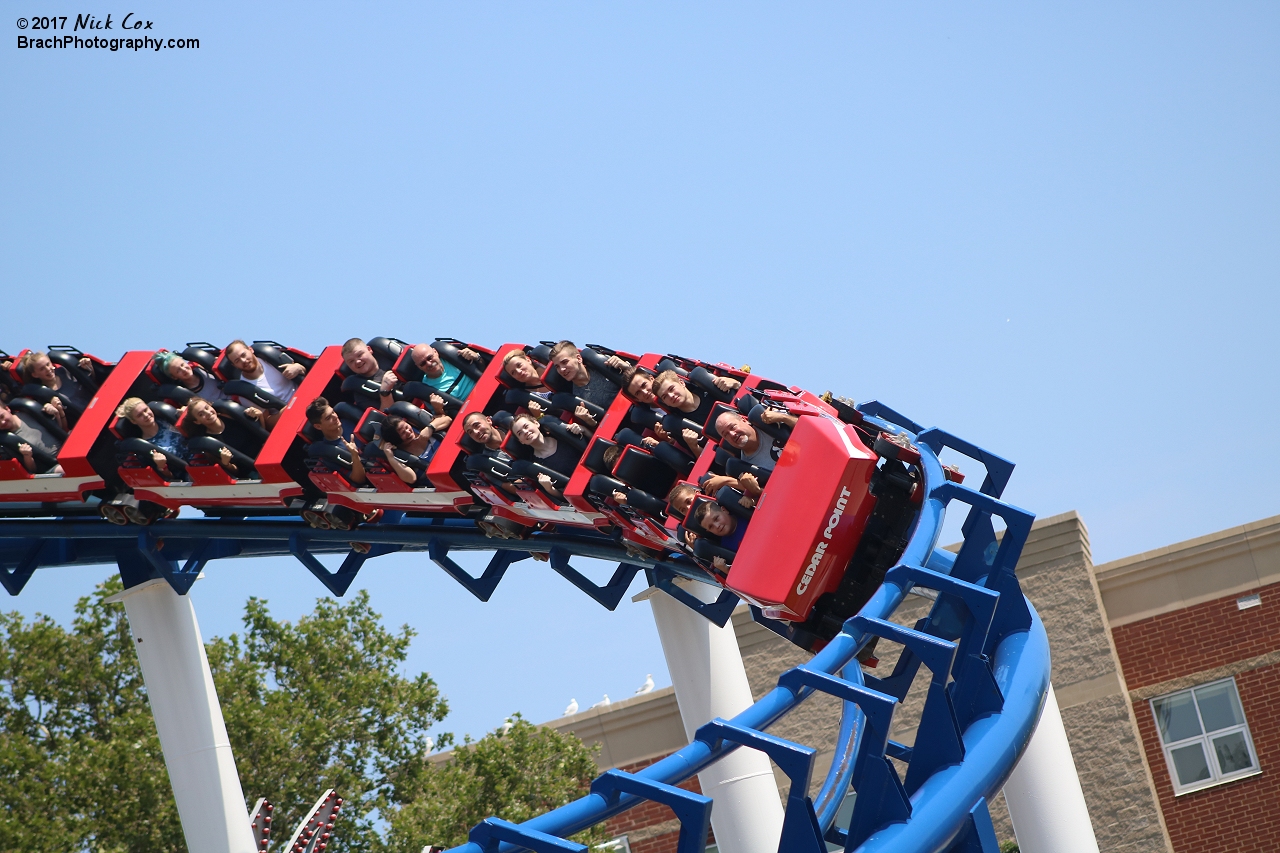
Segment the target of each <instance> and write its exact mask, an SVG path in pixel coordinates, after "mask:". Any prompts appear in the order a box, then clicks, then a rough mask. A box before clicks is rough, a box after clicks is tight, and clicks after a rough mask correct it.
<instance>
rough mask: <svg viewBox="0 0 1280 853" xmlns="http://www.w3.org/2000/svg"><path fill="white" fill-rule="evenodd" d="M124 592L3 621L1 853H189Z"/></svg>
mask: <svg viewBox="0 0 1280 853" xmlns="http://www.w3.org/2000/svg"><path fill="white" fill-rule="evenodd" d="M118 589H119V583H118V582H116V584H114V585H112V586H108V587H106V588H102V589H100V590H99V592H98V594H97V595H96V596H95V597H94V598H93V599H92V600H90V599H88V598H83V599H81V600H80V601H79V603H78V604H77V605H76V617H75V620H74V623H73V627H72V630H71V631H67V630H65V629H63V628H62V627H61V626H59V625H58V624H57V623H55V622H54V621H53V620H51V619H47V618H43V617H42V618H37V619H36V620H34V621H32V622H29V623H28V622H26V621H25V620H23V619H22V617H21V616H20V615H18V614H16V613H9V614H4V615H0V809H2V810H0V850H6V851H68V850H80V849H86V848H87V849H89V850H93V851H102V853H115V851H126V850H128V851H132V850H145V851H157V853H170V851H174V853H176V851H181V850H185V847H186V845H185V843H184V841H183V837H182V829H181V827H180V826H179V824H178V816H177V809H176V808H175V806H174V803H173V790H172V788H170V786H169V775H168V773H166V772H165V767H164V760H163V758H162V756H161V752H160V742H159V738H158V737H157V736H156V729H155V723H154V722H153V721H152V719H151V708H150V706H149V705H148V704H147V694H146V688H145V687H144V686H143V683H142V674H141V672H140V671H139V669H138V662H137V655H136V654H135V653H134V651H133V639H132V636H131V635H130V633H129V627H128V623H127V621H126V620H125V618H124V608H123V607H120V606H119V605H114V606H113V605H108V604H105V603H104V602H103V598H105V597H106V596H107V595H109V594H111V593H112V592H115V591H116V590H118Z"/></svg>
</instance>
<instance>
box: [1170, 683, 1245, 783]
mask: <svg viewBox="0 0 1280 853" xmlns="http://www.w3.org/2000/svg"><path fill="white" fill-rule="evenodd" d="M1226 683H1229V684H1230V685H1231V690H1232V691H1233V692H1234V693H1235V698H1236V702H1237V703H1239V704H1240V716H1241V717H1242V718H1243V717H1244V703H1242V702H1240V690H1239V688H1238V687H1237V686H1236V680H1235V678H1234V677H1233V678H1220V679H1218V680H1216V681H1206V682H1205V683H1204V684H1197V685H1195V686H1194V687H1188V688H1186V689H1185V690H1175V691H1174V692H1172V693H1166V694H1164V695H1163V696H1155V697H1152V698H1151V699H1149V700H1148V705H1149V707H1150V709H1151V717H1152V720H1153V721H1154V722H1155V728H1156V737H1157V738H1159V739H1160V749H1161V751H1162V752H1163V753H1164V762H1165V767H1166V768H1167V769H1168V771H1169V779H1170V781H1171V782H1173V793H1174V795H1175V796H1181V795H1183V794H1190V793H1192V792H1193V791H1203V790H1204V789H1205V788H1212V787H1214V786H1216V785H1225V784H1226V783H1228V782H1235V781H1236V780H1238V779H1245V778H1248V777H1250V776H1257V775H1259V774H1260V773H1262V767H1261V766H1260V765H1259V764H1258V751H1257V749H1255V748H1254V745H1253V735H1252V734H1250V732H1249V721H1248V719H1245V720H1244V722H1243V723H1240V724H1239V725H1234V726H1227V727H1226V728H1222V729H1215V730H1213V731H1212V732H1205V730H1204V718H1203V717H1202V715H1201V713H1200V703H1199V701H1198V700H1197V699H1196V696H1195V691H1197V690H1201V689H1203V688H1205V687H1213V686H1215V685H1218V684H1226ZM1183 693H1186V694H1189V695H1190V696H1191V706H1192V707H1193V708H1195V711H1196V721H1197V722H1198V723H1199V724H1200V734H1198V735H1195V736H1194V737H1188V738H1183V739H1182V740H1178V741H1172V742H1169V743H1166V742H1165V739H1164V732H1162V731H1161V730H1160V716H1159V713H1158V712H1157V711H1156V703H1157V702H1160V701H1161V700H1165V699H1172V698H1174V697H1176V696H1178V695H1180V694H1183ZM1236 732H1241V733H1243V734H1244V742H1245V748H1246V749H1247V750H1248V751H1249V758H1250V760H1252V762H1253V766H1251V767H1246V768H1244V769H1242V770H1236V771H1235V772H1232V773H1222V772H1221V771H1220V770H1219V768H1218V761H1217V756H1216V753H1215V751H1214V749H1213V743H1212V741H1213V739H1214V738H1220V737H1223V736H1224V735H1230V734H1234V733H1236ZM1195 743H1198V744H1200V746H1201V749H1203V750H1204V756H1205V760H1206V762H1207V763H1208V765H1209V774H1210V775H1209V778H1208V779H1204V780H1202V781H1199V782H1193V783H1191V784H1188V785H1183V784H1182V783H1181V782H1180V781H1179V780H1178V770H1177V767H1175V766H1174V763H1173V751H1174V750H1175V749H1179V748H1182V747H1185V746H1190V745H1191V744H1195Z"/></svg>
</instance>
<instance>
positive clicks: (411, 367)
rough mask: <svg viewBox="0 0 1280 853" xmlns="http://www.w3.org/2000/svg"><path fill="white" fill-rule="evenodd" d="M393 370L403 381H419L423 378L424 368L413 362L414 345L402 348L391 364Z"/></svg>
mask: <svg viewBox="0 0 1280 853" xmlns="http://www.w3.org/2000/svg"><path fill="white" fill-rule="evenodd" d="M391 371H392V372H393V373H395V375H396V376H399V377H400V381H402V382H419V381H421V380H422V370H421V369H419V368H418V365H416V364H414V363H413V347H411V346H406V347H405V348H404V349H402V350H400V354H399V355H398V356H396V360H395V362H393V363H392V365H391Z"/></svg>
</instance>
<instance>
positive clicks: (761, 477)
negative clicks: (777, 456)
mask: <svg viewBox="0 0 1280 853" xmlns="http://www.w3.org/2000/svg"><path fill="white" fill-rule="evenodd" d="M724 468H725V473H726V474H728V475H729V476H730V477H741V476H742V475H743V474H751V475H753V476H754V477H755V478H756V480H757V481H758V482H759V483H760V485H761V486H764V485H766V484H767V483H768V482H769V472H768V471H766V470H765V469H763V468H761V467H759V466H756V465H752V464H750V463H749V462H743V461H742V460H741V459H739V458H738V457H736V456H733V457H730V458H729V460H728V462H727V463H725V466H724Z"/></svg>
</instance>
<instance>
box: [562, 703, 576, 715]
mask: <svg viewBox="0 0 1280 853" xmlns="http://www.w3.org/2000/svg"><path fill="white" fill-rule="evenodd" d="M576 713H578V700H577V699H570V700H569V707H568V708H565V709H564V716H566V717H570V716H573V715H574V714H576Z"/></svg>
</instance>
